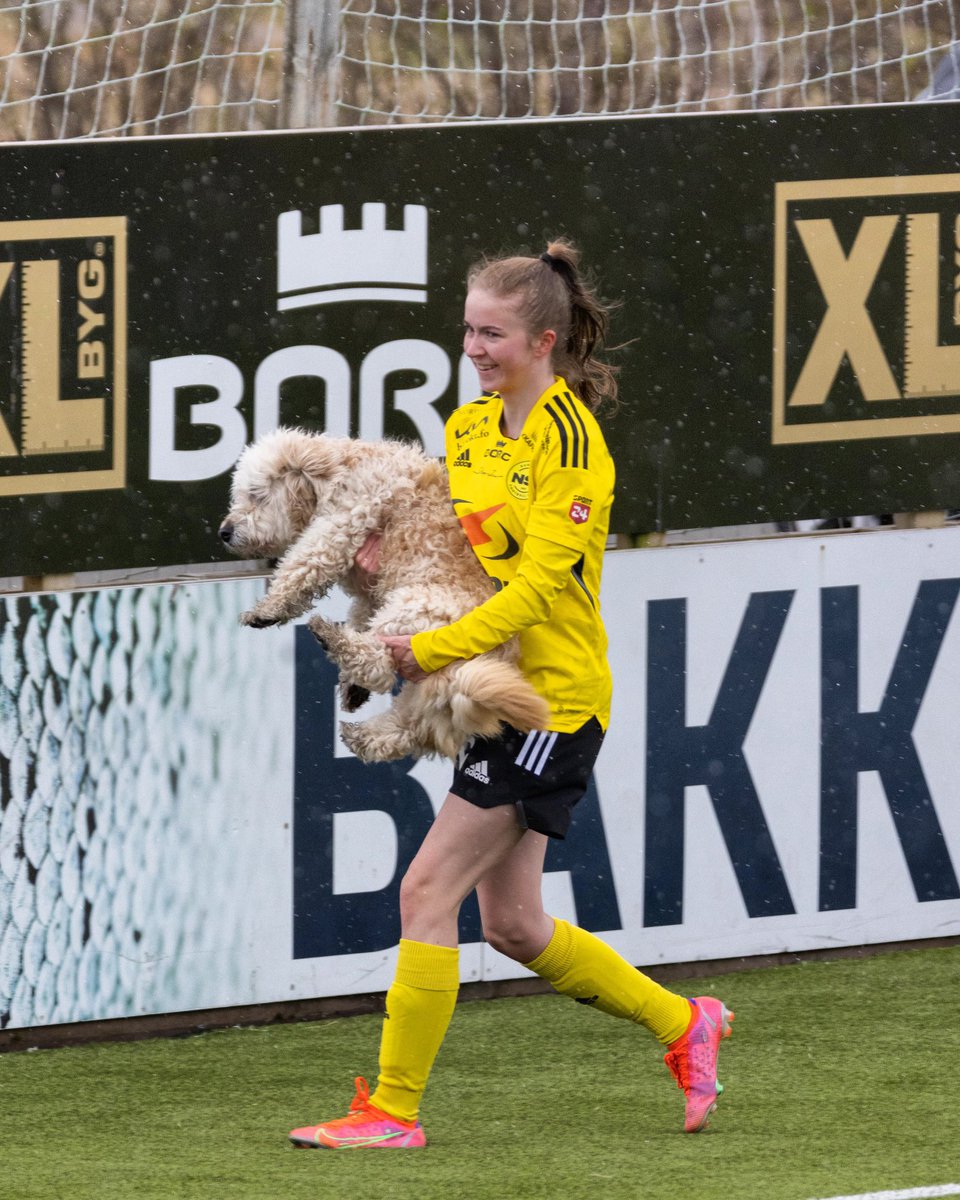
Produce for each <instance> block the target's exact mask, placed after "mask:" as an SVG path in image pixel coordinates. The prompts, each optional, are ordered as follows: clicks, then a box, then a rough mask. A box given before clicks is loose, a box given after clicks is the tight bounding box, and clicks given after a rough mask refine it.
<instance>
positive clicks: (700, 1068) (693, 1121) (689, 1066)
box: [663, 996, 733, 1133]
mask: <svg viewBox="0 0 960 1200" xmlns="http://www.w3.org/2000/svg"><path fill="white" fill-rule="evenodd" d="M692 1003H693V1005H694V1013H693V1016H692V1017H691V1018H690V1025H689V1028H688V1029H687V1032H686V1033H685V1034H684V1035H683V1037H681V1038H677V1040H676V1041H675V1042H673V1043H671V1045H670V1047H669V1050H668V1052H667V1054H666V1055H665V1056H664V1060H663V1061H664V1062H665V1063H666V1064H667V1066H668V1067H669V1068H670V1070H671V1072H672V1073H673V1077H674V1079H676V1081H677V1087H678V1088H680V1089H681V1090H682V1091H683V1094H684V1095H685V1096H686V1098H687V1111H686V1118H685V1120H684V1123H683V1128H684V1129H685V1131H686V1132H687V1133H699V1132H700V1130H701V1129H705V1128H706V1126H707V1118H708V1117H709V1116H710V1114H711V1113H712V1112H713V1110H714V1109H715V1108H716V1107H717V1097H718V1096H719V1095H720V1093H721V1092H722V1091H723V1084H721V1083H718V1082H717V1055H718V1054H719V1051H720V1039H721V1038H725V1037H729V1036H730V1034H731V1033H732V1032H733V1030H732V1029H731V1024H732V1022H733V1013H732V1012H731V1011H730V1010H729V1009H728V1008H727V1006H726V1005H725V1004H721V1003H720V1001H719V1000H714V999H713V997H712V996H697V998H696V999H695V1000H694V1001H693V1002H692Z"/></svg>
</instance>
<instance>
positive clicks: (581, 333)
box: [467, 238, 617, 412]
mask: <svg viewBox="0 0 960 1200" xmlns="http://www.w3.org/2000/svg"><path fill="white" fill-rule="evenodd" d="M474 287H477V288H482V289H483V290H484V291H487V292H491V293H492V294H493V295H494V296H499V297H500V298H501V299H503V300H513V299H516V301H517V311H518V313H519V315H520V317H521V319H522V320H523V321H524V323H525V324H526V326H527V329H528V330H529V332H530V333H531V334H533V335H535V334H539V333H542V332H543V331H544V330H545V329H552V330H554V332H555V333H556V335H557V344H556V347H555V348H554V351H553V362H554V366H555V367H556V368H557V371H558V373H559V374H561V375H563V377H564V378H565V379H566V380H567V382H568V383H569V384H570V386H571V387H572V388H573V390H574V391H575V392H576V393H577V395H578V396H579V397H580V399H581V400H582V401H583V402H584V404H586V406H587V407H588V408H589V409H590V410H591V411H594V412H595V411H596V410H597V408H599V406H600V405H601V404H602V403H603V402H604V401H607V400H609V401H611V402H613V401H616V398H617V378H616V375H617V372H616V368H615V367H611V366H610V365H609V364H608V363H605V362H602V361H601V360H600V359H598V358H597V357H596V354H595V352H596V351H597V350H598V349H600V347H601V346H602V345H603V342H604V338H605V337H606V333H607V326H608V324H609V313H610V307H609V306H606V305H604V304H603V303H602V302H601V301H600V300H599V299H598V297H597V295H596V292H595V291H594V289H593V287H592V286H591V284H590V283H589V282H588V280H587V279H586V278H585V277H584V275H583V273H582V272H581V270H580V252H579V250H577V248H576V246H574V245H573V243H572V242H569V241H567V239H566V238H557V240H556V241H553V242H550V243H549V245H548V246H547V249H546V252H545V253H544V254H541V255H540V256H539V257H538V258H532V257H530V258H528V257H527V256H525V255H512V256H507V257H504V258H495V259H483V260H482V261H480V262H478V263H476V264H475V265H474V266H473V267H471V269H470V271H469V272H468V273H467V288H468V290H469V289H470V288H474Z"/></svg>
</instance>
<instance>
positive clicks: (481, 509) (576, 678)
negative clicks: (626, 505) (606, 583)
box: [412, 378, 614, 733]
mask: <svg viewBox="0 0 960 1200" xmlns="http://www.w3.org/2000/svg"><path fill="white" fill-rule="evenodd" d="M502 412H503V401H502V400H501V398H500V397H499V396H498V395H496V394H494V395H492V396H489V397H483V398H481V399H479V400H474V401H473V402H472V403H470V404H466V405H464V406H463V407H462V408H459V409H457V411H456V412H455V413H454V414H453V416H452V417H451V418H450V420H449V421H448V422H447V426H446V455H447V467H448V469H449V472H450V490H451V493H452V497H453V504H454V508H455V510H456V513H457V516H458V517H459V519H460V522H461V524H462V525H463V528H464V530H465V531H466V534H467V537H468V538H469V539H470V544H471V545H472V546H473V549H474V551H475V553H476V555H477V557H478V558H479V559H480V562H481V563H482V564H483V567H484V570H485V571H486V572H487V574H488V575H489V576H490V577H491V578H492V579H493V580H494V582H495V583H496V585H497V592H496V594H495V595H493V596H491V598H490V599H489V600H487V601H486V602H485V603H483V604H481V605H479V606H478V607H477V608H475V609H474V610H473V611H472V612H470V613H467V614H466V616H464V617H461V618H460V620H458V621H455V622H453V623H452V624H450V625H444V626H443V627H442V628H440V629H430V630H426V631H425V632H423V633H418V634H416V635H415V636H414V638H413V643H412V650H413V653H414V656H415V657H416V659H417V662H419V663H420V665H421V666H422V667H423V668H424V670H427V671H436V670H438V669H439V668H440V667H443V666H445V665H446V664H447V663H449V662H453V661H454V660H456V659H461V658H473V657H474V656H475V655H477V654H482V653H483V652H484V651H486V650H491V649H492V648H493V647H494V646H498V645H500V644H501V643H502V642H505V641H506V640H507V639H508V638H509V637H511V636H512V635H513V634H518V635H519V638H520V651H521V661H520V665H521V668H522V670H523V672H524V674H525V675H526V677H527V678H528V679H529V680H530V682H531V683H532V684H533V686H534V687H535V688H536V690H537V691H538V692H539V693H540V694H541V695H542V696H543V697H544V698H545V699H546V700H547V701H548V703H549V704H550V710H551V718H550V729H555V730H559V731H560V732H563V733H569V732H572V731H573V730H575V729H579V727H580V726H581V725H582V724H583V723H584V721H587V720H589V718H590V717H593V716H595V717H597V719H598V720H599V721H600V724H601V725H602V726H603V727H604V728H606V726H607V723H608V721H609V718H610V694H611V678H610V668H609V666H608V664H607V635H606V631H605V630H604V627H603V621H602V619H601V616H600V573H601V569H602V566H603V553H604V548H605V546H606V540H607V530H608V527H609V523H610V507H611V505H612V503H613V485H614V466H613V459H612V458H611V457H610V452H609V451H608V450H607V446H606V443H605V441H604V439H603V434H602V433H601V432H600V427H599V425H598V424H597V422H596V420H595V418H594V416H593V414H592V413H591V412H590V410H589V409H588V408H587V407H586V406H585V405H584V404H583V403H582V402H581V401H580V400H578V399H577V397H576V396H574V395H573V393H572V392H571V391H570V389H569V387H568V386H567V384H566V382H565V381H564V380H563V379H561V378H557V379H556V380H555V382H554V384H553V386H552V387H550V388H548V389H547V390H546V391H545V392H544V393H543V395H542V396H541V397H540V398H539V399H538V400H537V403H536V405H535V406H534V408H533V409H532V411H531V412H530V414H529V416H528V417H527V420H526V422H525V424H524V427H523V432H522V433H521V435H520V437H518V438H516V439H513V438H508V437H505V436H504V434H503V433H502V432H501V430H500V418H501V415H502Z"/></svg>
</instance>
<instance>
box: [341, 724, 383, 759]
mask: <svg viewBox="0 0 960 1200" xmlns="http://www.w3.org/2000/svg"><path fill="white" fill-rule="evenodd" d="M340 740H341V741H342V742H343V744H344V745H345V746H346V748H347V749H348V750H349V751H350V752H351V753H352V754H355V755H356V757H357V758H359V759H360V761H361V762H365V763H368V762H375V761H376V759H375V758H374V757H373V754H372V747H371V746H370V745H369V741H370V739H369V738H368V737H367V731H366V730H365V729H364V727H363V722H362V721H341V722H340Z"/></svg>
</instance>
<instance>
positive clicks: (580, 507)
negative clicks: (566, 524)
mask: <svg viewBox="0 0 960 1200" xmlns="http://www.w3.org/2000/svg"><path fill="white" fill-rule="evenodd" d="M568 515H569V517H570V520H571V521H573V523H574V525H582V524H583V523H584V521H586V520H587V519H588V518H589V516H590V505H589V504H582V503H581V502H580V501H579V500H574V502H573V503H572V504H571V505H570V512H569V514H568Z"/></svg>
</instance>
